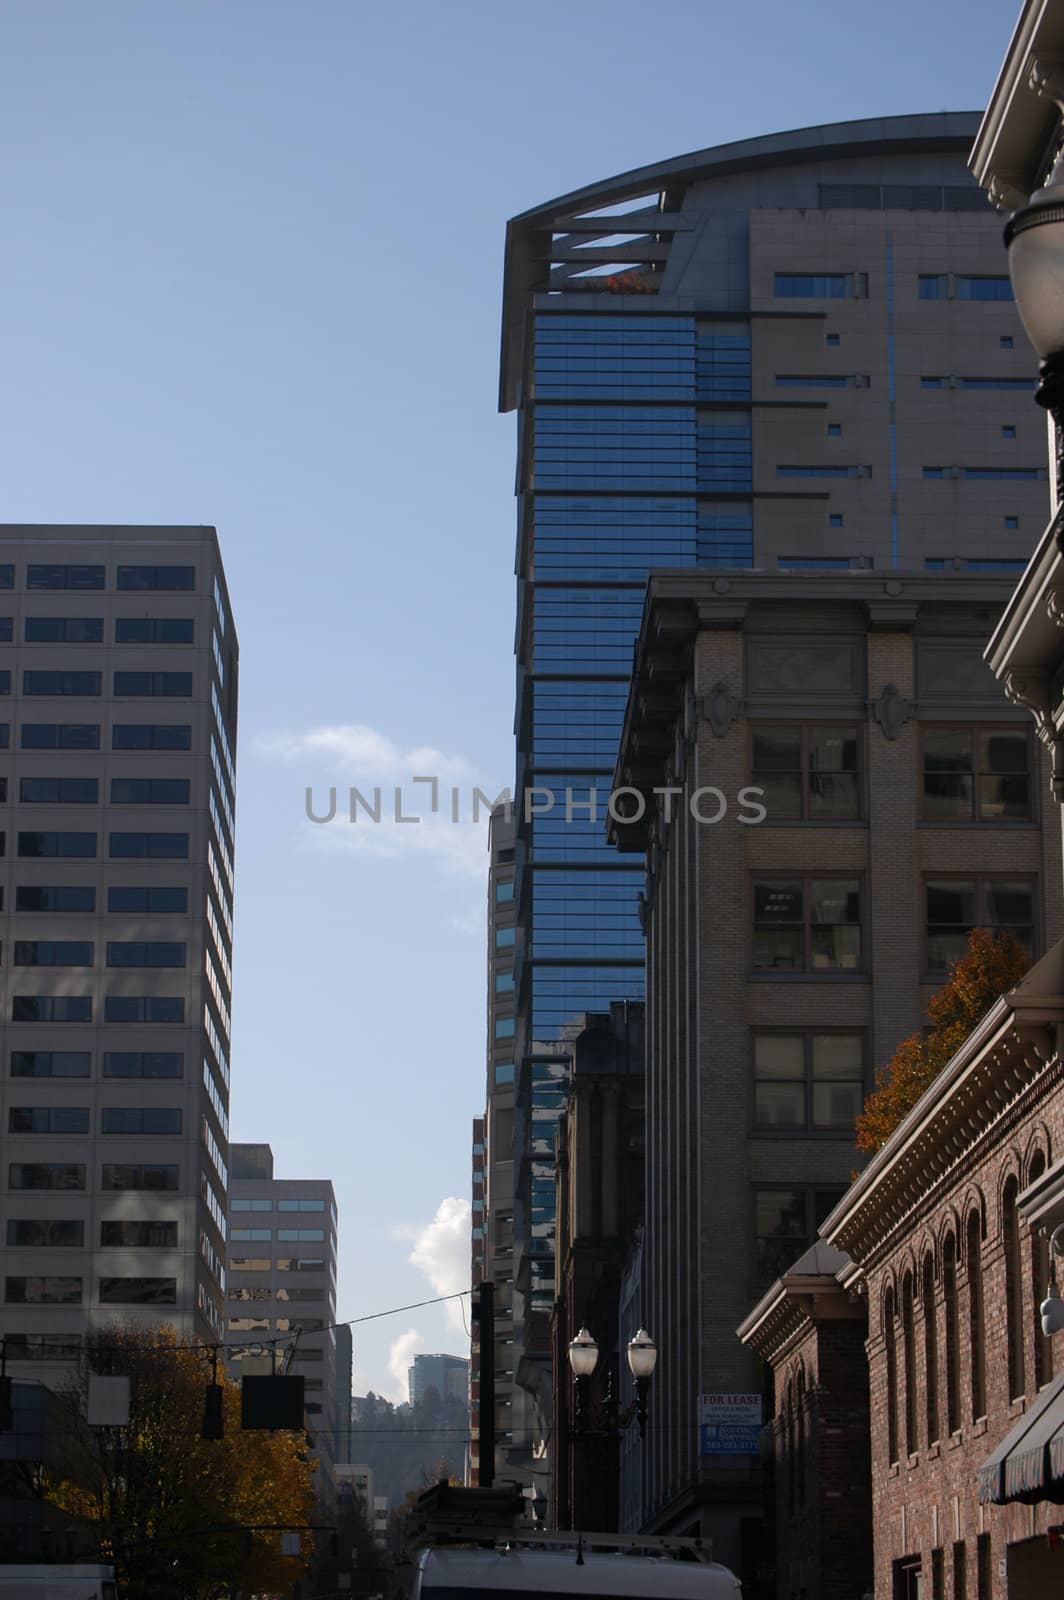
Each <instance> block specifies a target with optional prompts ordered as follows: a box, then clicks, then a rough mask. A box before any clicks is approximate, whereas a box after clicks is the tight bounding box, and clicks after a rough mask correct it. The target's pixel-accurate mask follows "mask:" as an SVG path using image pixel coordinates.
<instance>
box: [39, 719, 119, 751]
mask: <svg viewBox="0 0 1064 1600" xmlns="http://www.w3.org/2000/svg"><path fill="white" fill-rule="evenodd" d="M20 742H21V745H22V748H23V750H98V749H99V748H100V724H99V723H98V722H24V723H23V724H22V734H21V741H20Z"/></svg>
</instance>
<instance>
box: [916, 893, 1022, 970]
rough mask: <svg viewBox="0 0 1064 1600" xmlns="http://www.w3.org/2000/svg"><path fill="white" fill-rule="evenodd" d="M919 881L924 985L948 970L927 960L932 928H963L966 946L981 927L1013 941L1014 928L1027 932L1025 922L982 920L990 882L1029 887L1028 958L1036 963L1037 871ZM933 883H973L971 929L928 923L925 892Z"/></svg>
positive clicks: (960, 924) (963, 926) (959, 925)
mask: <svg viewBox="0 0 1064 1600" xmlns="http://www.w3.org/2000/svg"><path fill="white" fill-rule="evenodd" d="M921 881H922V887H923V901H924V904H923V917H922V928H923V932H922V956H921V959H922V962H923V976H924V981H925V982H926V981H929V980H932V981H939V982H940V981H941V980H942V978H943V977H944V976H945V975H946V973H947V972H948V971H949V963H948V962H947V963H946V965H945V966H941V967H938V966H932V965H931V959H930V954H929V950H930V945H929V937H930V934H931V929H932V927H933V926H934V927H935V928H939V929H956V930H961V929H962V928H964V929H965V930H966V931H965V942H966V943H967V939H968V937H969V935H970V934H971V933H972V931H973V929H975V928H982V929H984V930H985V931H986V932H988V933H992V934H994V935H995V936H997V935H999V934H1002V933H1013V937H1014V938H1019V935H1018V934H1016V933H1014V932H1013V930H1014V929H1017V928H1019V929H1026V927H1027V924H1026V923H1019V922H1015V923H998V924H994V923H991V922H988V921H987V920H986V919H985V917H984V915H983V912H984V908H985V906H986V894H985V891H986V888H987V886H988V885H989V884H993V883H1017V884H1019V883H1022V884H1024V885H1025V886H1026V887H1028V888H1030V891H1031V923H1030V930H1031V941H1030V955H1031V959H1032V960H1036V959H1037V957H1038V952H1039V951H1040V949H1041V946H1042V939H1041V896H1040V894H1039V889H1040V881H1039V876H1038V874H1037V873H1036V872H925V873H924V874H923V875H922V880H921ZM932 883H970V884H974V886H975V909H976V917H977V920H976V921H975V922H974V923H973V924H972V925H971V927H967V926H966V925H965V924H962V923H959V922H958V923H953V922H942V923H935V924H932V923H931V922H930V921H929V920H928V915H927V891H928V887H929V885H930V884H932ZM1019 942H1020V943H1021V944H1022V943H1023V940H1022V939H1019Z"/></svg>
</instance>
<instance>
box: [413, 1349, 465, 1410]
mask: <svg viewBox="0 0 1064 1600" xmlns="http://www.w3.org/2000/svg"><path fill="white" fill-rule="evenodd" d="M407 1382H408V1386H409V1394H410V1404H411V1405H412V1406H416V1405H420V1404H421V1402H422V1401H423V1400H425V1399H426V1398H427V1396H428V1392H429V1390H430V1389H435V1391H436V1393H437V1395H438V1396H439V1398H440V1399H441V1400H462V1401H465V1400H468V1398H469V1362H468V1360H467V1359H466V1358H465V1357H464V1356H447V1355H431V1356H430V1355H418V1356H415V1357H414V1364H413V1366H412V1367H411V1368H410V1371H409V1375H408V1379H407Z"/></svg>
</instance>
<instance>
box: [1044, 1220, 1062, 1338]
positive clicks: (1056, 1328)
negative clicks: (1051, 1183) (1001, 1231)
mask: <svg viewBox="0 0 1064 1600" xmlns="http://www.w3.org/2000/svg"><path fill="white" fill-rule="evenodd" d="M1062 1241H1064V1222H1062V1223H1061V1225H1060V1227H1059V1228H1054V1229H1053V1232H1052V1233H1051V1235H1050V1238H1049V1287H1048V1289H1047V1291H1046V1297H1045V1299H1044V1300H1043V1301H1042V1305H1041V1313H1042V1332H1043V1333H1044V1334H1045V1336H1046V1338H1047V1339H1051V1338H1052V1337H1053V1335H1054V1334H1055V1333H1059V1332H1060V1330H1061V1329H1062V1328H1064V1300H1062V1299H1061V1298H1060V1294H1059V1293H1058V1291H1057V1259H1056V1258H1057V1253H1058V1252H1060V1254H1062V1255H1064V1242H1062Z"/></svg>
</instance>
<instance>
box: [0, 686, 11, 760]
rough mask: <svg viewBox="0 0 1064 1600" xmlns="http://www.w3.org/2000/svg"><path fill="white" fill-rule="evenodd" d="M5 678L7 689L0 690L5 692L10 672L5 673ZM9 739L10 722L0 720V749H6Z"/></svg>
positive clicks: (6, 691)
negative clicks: (6, 679)
mask: <svg viewBox="0 0 1064 1600" xmlns="http://www.w3.org/2000/svg"><path fill="white" fill-rule="evenodd" d="M7 678H8V689H4V690H0V693H4V694H6V693H8V692H9V689H10V681H11V674H10V672H9V673H8V674H7ZM10 739H11V724H10V723H9V722H0V750H6V749H7V747H8V744H9V742H10Z"/></svg>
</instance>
